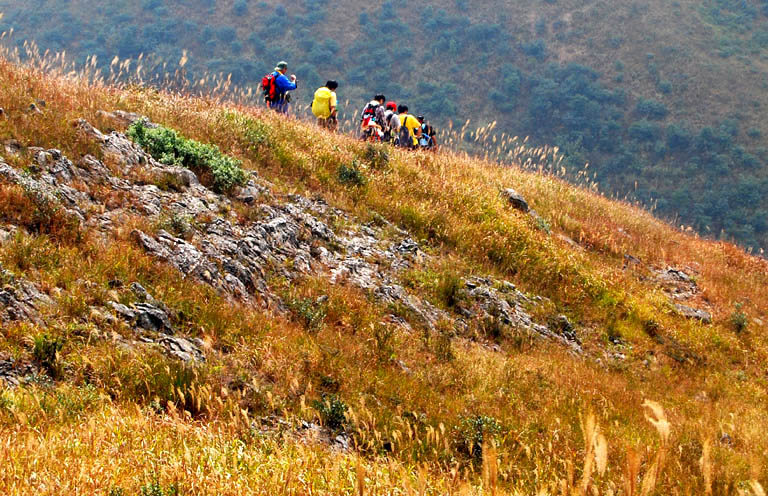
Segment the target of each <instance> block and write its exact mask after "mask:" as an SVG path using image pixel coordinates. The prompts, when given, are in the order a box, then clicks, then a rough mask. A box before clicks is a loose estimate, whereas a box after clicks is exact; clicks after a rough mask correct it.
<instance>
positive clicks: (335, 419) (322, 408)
mask: <svg viewBox="0 0 768 496" xmlns="http://www.w3.org/2000/svg"><path fill="white" fill-rule="evenodd" d="M312 408H314V409H315V410H316V411H317V413H318V415H320V419H321V420H322V422H323V425H325V426H326V427H327V428H329V429H332V430H335V431H338V430H341V429H343V428H344V426H345V425H346V424H347V416H346V414H347V410H349V407H348V406H347V404H346V403H344V401H342V400H341V399H340V398H339V397H338V396H336V395H335V394H330V395H323V398H322V400H315V401H314V402H313V403H312Z"/></svg>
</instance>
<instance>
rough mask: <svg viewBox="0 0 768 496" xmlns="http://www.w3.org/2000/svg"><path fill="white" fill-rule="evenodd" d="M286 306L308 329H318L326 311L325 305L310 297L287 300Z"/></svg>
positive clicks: (311, 330)
mask: <svg viewBox="0 0 768 496" xmlns="http://www.w3.org/2000/svg"><path fill="white" fill-rule="evenodd" d="M288 308H289V309H290V310H291V311H292V312H293V314H294V315H295V316H296V317H297V319H298V320H299V321H300V322H301V323H302V324H303V325H304V327H305V328H306V329H307V330H308V331H310V332H313V331H319V330H320V328H321V327H322V326H323V322H324V321H325V316H326V314H327V313H328V308H327V305H326V304H324V303H319V302H317V301H315V300H313V299H312V298H300V299H294V300H290V301H288Z"/></svg>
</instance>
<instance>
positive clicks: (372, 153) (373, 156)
mask: <svg viewBox="0 0 768 496" xmlns="http://www.w3.org/2000/svg"><path fill="white" fill-rule="evenodd" d="M363 159H364V160H365V161H366V162H367V163H368V165H369V166H370V167H371V169H376V170H382V169H386V168H387V167H388V166H389V148H388V147H387V146H386V145H375V144H373V143H368V146H367V147H366V148H365V152H364V153H363Z"/></svg>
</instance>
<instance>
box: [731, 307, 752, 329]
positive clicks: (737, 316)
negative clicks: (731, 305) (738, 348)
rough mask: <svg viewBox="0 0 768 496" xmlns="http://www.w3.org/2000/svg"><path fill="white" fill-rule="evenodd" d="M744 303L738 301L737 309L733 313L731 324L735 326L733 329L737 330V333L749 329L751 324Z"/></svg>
mask: <svg viewBox="0 0 768 496" xmlns="http://www.w3.org/2000/svg"><path fill="white" fill-rule="evenodd" d="M741 309H742V304H741V303H738V304H736V310H734V312H733V313H732V314H731V326H732V327H733V330H734V331H736V334H741V333H742V332H744V331H746V330H747V327H748V326H749V319H748V318H747V314H745V313H744V312H743V311H742V310H741Z"/></svg>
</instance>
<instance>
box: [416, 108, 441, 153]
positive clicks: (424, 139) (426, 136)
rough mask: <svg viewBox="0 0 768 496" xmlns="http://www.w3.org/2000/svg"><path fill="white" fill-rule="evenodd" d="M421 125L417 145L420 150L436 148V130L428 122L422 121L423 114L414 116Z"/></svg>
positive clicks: (434, 149)
mask: <svg viewBox="0 0 768 496" xmlns="http://www.w3.org/2000/svg"><path fill="white" fill-rule="evenodd" d="M416 118H417V119H418V120H419V124H420V125H421V136H420V137H419V147H421V149H422V150H432V151H436V150H437V141H435V135H436V134H437V131H435V128H434V127H432V125H431V124H429V123H428V122H424V116H423V115H420V116H418V117H416Z"/></svg>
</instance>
